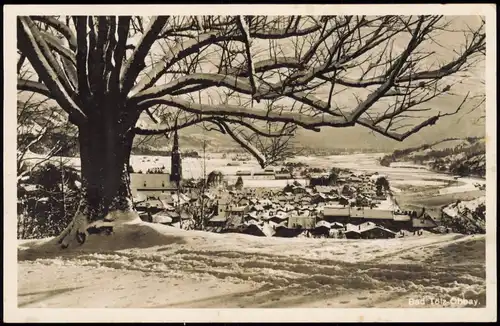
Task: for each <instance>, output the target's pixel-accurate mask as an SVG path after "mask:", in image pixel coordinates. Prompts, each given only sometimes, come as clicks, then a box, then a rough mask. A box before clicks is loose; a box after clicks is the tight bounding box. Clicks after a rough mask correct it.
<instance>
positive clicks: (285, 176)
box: [274, 172, 293, 180]
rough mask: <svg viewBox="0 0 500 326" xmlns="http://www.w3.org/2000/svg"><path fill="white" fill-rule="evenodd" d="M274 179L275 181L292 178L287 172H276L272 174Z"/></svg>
mask: <svg viewBox="0 0 500 326" xmlns="http://www.w3.org/2000/svg"><path fill="white" fill-rule="evenodd" d="M274 178H275V179H276V180H289V179H293V176H292V174H291V173H289V172H276V173H275V174H274Z"/></svg>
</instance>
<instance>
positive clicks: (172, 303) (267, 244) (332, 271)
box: [18, 222, 486, 308]
mask: <svg viewBox="0 0 500 326" xmlns="http://www.w3.org/2000/svg"><path fill="white" fill-rule="evenodd" d="M101 237H106V238H105V239H102V238H101ZM44 241H45V242H44ZM44 241H35V242H33V241H23V242H21V244H20V250H19V265H18V267H19V269H18V276H19V278H18V289H19V291H18V293H19V296H18V305H19V307H45V308H54V307H58V308H60V307H78V308H85V307H87V308H102V307H115V308H118V307H127V308H168V307H178V308H182V307H184V308H224V307H225V308H231V307H233V308H238V307H246V308H249V307H255V308H264V307H275V308H285V307H323V308H327V307H339V308H342V307H344V308H345V307H411V304H410V300H411V299H416V298H421V297H422V296H424V295H427V296H433V297H436V298H441V299H448V300H450V299H452V298H466V299H469V300H471V301H470V303H469V304H468V306H470V307H484V306H485V287H486V284H485V258H484V253H485V239H484V236H478V235H476V236H463V235H457V234H446V235H434V234H428V233H425V234H424V235H423V236H408V237H405V238H396V239H391V240H339V239H309V238H295V239H287V238H259V237H253V236H247V235H242V234H215V233H205V232H199V231H184V230H179V229H175V228H171V227H167V226H163V225H158V224H149V223H144V222H137V223H136V224H131V225H121V226H118V227H116V228H115V234H113V235H111V236H104V235H102V236H98V235H92V236H90V237H89V239H88V240H87V242H86V243H85V244H84V245H83V246H81V247H79V248H78V249H67V250H65V251H60V250H59V249H56V248H57V247H55V246H54V245H53V244H50V241H49V243H47V241H48V240H44ZM456 306H460V307H463V306H464V304H462V303H460V304H458V303H457V305H456ZM429 307H433V306H429Z"/></svg>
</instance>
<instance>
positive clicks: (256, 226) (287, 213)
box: [131, 172, 437, 239]
mask: <svg viewBox="0 0 500 326" xmlns="http://www.w3.org/2000/svg"><path fill="white" fill-rule="evenodd" d="M162 176H164V178H163V177H162ZM218 176H219V178H218V179H217V180H216V181H217V182H215V183H214V184H211V187H210V188H208V189H204V191H203V193H201V192H200V191H199V189H192V188H191V189H189V188H185V189H182V191H180V190H179V189H177V188H176V186H175V185H173V184H172V183H169V175H168V174H165V175H162V174H160V175H158V174H156V175H148V174H132V175H131V185H132V191H133V193H134V194H135V198H136V203H137V204H136V208H137V210H138V211H139V212H140V214H141V217H142V218H143V219H144V220H147V221H149V222H154V223H162V224H167V225H172V226H176V227H181V228H190V227H192V226H193V225H194V224H195V222H194V221H193V219H194V218H195V216H194V215H196V214H193V211H194V210H196V209H198V210H200V209H202V207H203V217H202V218H203V219H204V222H203V224H202V225H203V228H204V229H205V230H206V231H212V232H221V233H223V232H239V233H246V234H252V235H257V236H267V237H270V236H277V237H302V236H310V237H334V238H348V239H349V238H394V237H400V236H403V235H405V234H420V231H421V230H425V229H433V228H435V227H436V226H437V224H436V222H435V221H434V220H433V219H432V218H431V217H430V216H429V215H428V214H426V213H425V211H422V212H403V211H401V210H400V209H399V207H398V205H397V203H395V201H394V200H393V198H392V195H391V194H390V191H384V192H383V193H380V191H377V190H376V186H375V184H376V180H377V179H378V178H379V177H380V176H379V175H378V174H361V175H355V174H354V173H352V172H343V173H341V174H340V175H339V177H338V178H337V182H336V183H335V186H322V185H315V186H313V185H312V184H314V182H313V181H314V180H315V179H316V180H318V179H321V178H322V177H323V176H321V175H316V176H311V178H310V185H308V186H305V185H301V184H298V183H297V182H295V183H290V184H289V185H287V186H286V187H285V188H284V189H270V188H248V187H244V188H243V189H240V190H236V189H234V188H233V189H228V187H227V186H226V183H224V182H222V177H221V176H220V175H219V174H218ZM290 182H293V180H291V181H290ZM201 199H203V200H201ZM200 203H201V204H200ZM198 216H200V214H198Z"/></svg>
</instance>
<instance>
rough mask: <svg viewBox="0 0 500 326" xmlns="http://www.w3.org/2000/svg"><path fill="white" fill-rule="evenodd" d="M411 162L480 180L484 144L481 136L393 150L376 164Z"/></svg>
mask: <svg viewBox="0 0 500 326" xmlns="http://www.w3.org/2000/svg"><path fill="white" fill-rule="evenodd" d="M401 161H406V162H413V163H416V164H425V165H428V166H429V167H430V168H431V169H433V170H435V171H439V172H449V173H453V174H458V175H463V176H465V175H474V176H481V177H484V176H485V174H486V144H485V139H484V138H482V137H468V138H450V139H444V140H441V141H438V142H435V143H433V144H426V145H422V146H417V147H411V148H406V149H402V150H395V151H394V152H393V153H392V154H390V155H386V156H384V157H383V158H382V159H381V160H380V164H381V165H384V166H389V165H390V164H391V163H393V162H401Z"/></svg>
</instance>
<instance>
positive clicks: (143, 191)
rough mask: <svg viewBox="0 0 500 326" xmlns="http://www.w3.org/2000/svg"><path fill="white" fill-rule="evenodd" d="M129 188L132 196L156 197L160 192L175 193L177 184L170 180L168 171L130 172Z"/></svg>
mask: <svg viewBox="0 0 500 326" xmlns="http://www.w3.org/2000/svg"><path fill="white" fill-rule="evenodd" d="M130 190H131V192H132V196H133V197H138V196H139V194H140V195H141V196H142V197H158V196H159V195H161V194H165V193H168V194H171V195H173V194H175V193H176V192H177V185H176V184H175V183H172V182H171V181H170V173H158V174H145V173H130Z"/></svg>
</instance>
